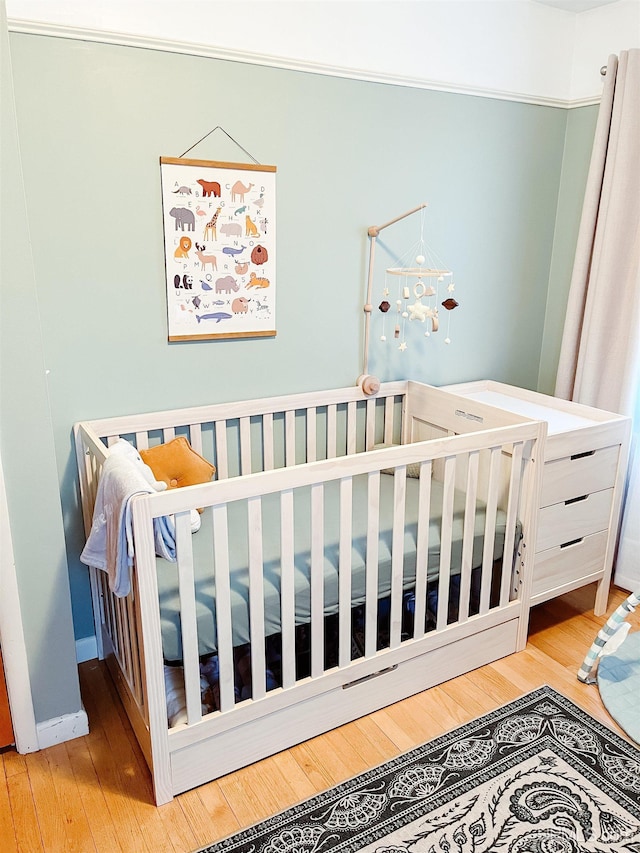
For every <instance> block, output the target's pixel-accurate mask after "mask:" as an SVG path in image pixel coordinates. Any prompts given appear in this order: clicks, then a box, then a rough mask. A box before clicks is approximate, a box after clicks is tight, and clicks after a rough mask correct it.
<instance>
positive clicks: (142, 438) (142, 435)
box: [136, 432, 149, 450]
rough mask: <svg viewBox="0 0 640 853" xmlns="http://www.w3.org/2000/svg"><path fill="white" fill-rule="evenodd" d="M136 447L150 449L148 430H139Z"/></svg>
mask: <svg viewBox="0 0 640 853" xmlns="http://www.w3.org/2000/svg"><path fill="white" fill-rule="evenodd" d="M136 447H137V448H138V450H148V449H149V433H148V432H137V433H136Z"/></svg>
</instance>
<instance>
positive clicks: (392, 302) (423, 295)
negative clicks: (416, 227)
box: [358, 204, 459, 394]
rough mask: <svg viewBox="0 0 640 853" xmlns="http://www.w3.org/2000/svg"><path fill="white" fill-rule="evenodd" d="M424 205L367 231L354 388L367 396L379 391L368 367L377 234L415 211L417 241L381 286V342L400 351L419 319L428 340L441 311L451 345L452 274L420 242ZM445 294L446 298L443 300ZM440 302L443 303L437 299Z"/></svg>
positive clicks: (379, 307)
mask: <svg viewBox="0 0 640 853" xmlns="http://www.w3.org/2000/svg"><path fill="white" fill-rule="evenodd" d="M426 206H427V205H426V204H421V205H419V206H418V207H415V208H413V210H409V211H407V213H403V214H402V216H397V217H396V218H395V219H392V220H390V221H389V222H386V223H385V224H384V225H372V226H371V228H369V229H368V231H367V233H368V235H369V237H370V238H371V243H370V252H369V277H368V282H367V301H366V304H365V306H364V311H365V336H364V364H363V371H362V375H361V376H360V377H359V379H358V385H360V387H361V388H362V390H363V391H364V392H365V394H375V393H376V392H377V391H378V389H379V387H380V382H379V380H378V379H377V378H376V377H374V376H370V375H369V374H368V366H369V335H370V325H371V313H372V311H373V305H372V301H371V300H372V289H373V268H374V256H375V245H376V240H377V238H378V235H379V234H380V232H381V231H382V230H383V229H384V228H388V226H389V225H393V224H394V223H395V222H400V220H402V219H406V218H407V217H408V216H411V215H412V214H414V213H418V212H420V238H419V240H418V241H417V242H416V243H415V244H414V246H412V247H411V249H410V250H409V251H408V252H407V253H406V254H405V255H404V256H403V257H402V258H401V259H400V265H399V266H396V267H390V268H388V269H387V270H386V272H385V285H384V288H383V290H382V300H381V302H380V304H379V305H378V309H379V311H380V312H381V314H382V334H381V335H380V340H381V341H383V342H386V341H387V340H388V339H390V340H392V341H394V342H395V343H396V344H397V347H398V349H399V350H400V351H401V352H404V351H405V350H406V349H407V348H408V347H409V344H408V343H407V328H408V324H409V325H410V324H412V323H413V322H414V321H417V322H418V323H420V324H423V327H424V335H425V337H429V336H430V335H431V334H432V333H434V332H437V331H439V329H440V314H439V308H440V307H442V308H444V309H445V311H446V337H445V339H444V342H445V344H450V343H451V338H450V328H451V312H452V311H453V309H454V308H457V307H458V305H459V303H458V302H457V301H456V299H455V298H454V296H453V293H454V291H455V284H454V281H453V273H452V272H451V270H449V269H446V268H445V267H444V266H443V264H442V263H441V262H440V260H439V259H438V258H437V257H436V255H435V254H434V253H433V251H432V250H431V249H430V248H429V247H428V246H427V245H426V243H425V241H424V209H425V208H426ZM445 295H446V298H444V299H443V298H442V297H443V296H445ZM441 300H442V301H441Z"/></svg>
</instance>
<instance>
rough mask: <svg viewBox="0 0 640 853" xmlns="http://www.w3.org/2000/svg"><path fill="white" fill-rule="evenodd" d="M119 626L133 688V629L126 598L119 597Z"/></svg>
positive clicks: (122, 657)
mask: <svg viewBox="0 0 640 853" xmlns="http://www.w3.org/2000/svg"><path fill="white" fill-rule="evenodd" d="M117 610H118V626H119V634H120V638H121V643H122V656H121V660H120V663H121V664H122V666H123V668H124V671H125V674H126V676H127V682H128V684H129V687H131V688H132V689H133V657H132V649H131V630H130V623H129V608H128V604H127V599H126V598H118V599H117Z"/></svg>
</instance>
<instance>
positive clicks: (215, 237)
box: [160, 157, 276, 341]
mask: <svg viewBox="0 0 640 853" xmlns="http://www.w3.org/2000/svg"><path fill="white" fill-rule="evenodd" d="M275 172H276V167H275V166H262V165H253V164H239V163H217V162H214V161H211V160H191V159H184V158H173V157H161V158H160V173H161V183H162V212H163V221H164V247H165V264H166V274H167V315H168V329H169V340H170V341H194V340H207V339H210V338H249V337H273V336H274V335H275V334H276V243H275V224H276V222H275V219H276V215H275V214H276V205H275Z"/></svg>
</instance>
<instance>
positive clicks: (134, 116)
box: [11, 34, 567, 637]
mask: <svg viewBox="0 0 640 853" xmlns="http://www.w3.org/2000/svg"><path fill="white" fill-rule="evenodd" d="M11 46H12V51H13V54H14V79H15V90H16V96H17V112H18V128H19V132H20V145H21V154H22V158H23V162H24V168H25V186H26V193H27V203H28V213H29V223H30V228H31V235H32V245H33V257H34V262H35V270H36V282H37V288H38V294H37V296H38V301H39V305H40V312H41V316H42V334H43V349H44V353H45V356H46V363H47V366H48V368H49V369H50V371H51V373H50V376H49V389H50V398H51V411H52V417H53V435H54V439H55V446H56V453H57V460H58V467H59V476H60V484H61V494H62V504H63V508H64V523H65V535H66V540H67V548H68V560H69V568H70V577H71V590H72V600H73V612H74V623H75V631H76V636H77V637H84V636H88V635H90V634H92V633H93V625H92V621H91V608H90V599H89V593H88V584H87V579H86V571H85V569H84V568H83V567H82V566H81V565H80V564H79V562H78V558H77V555H78V553H79V552H80V550H81V547H82V533H81V523H80V517H79V510H78V502H77V488H76V471H75V463H74V460H73V455H72V442H71V427H72V425H73V423H74V421H77V420H79V419H83V418H93V417H98V416H101V415H113V414H125V413H130V412H137V411H145V410H153V409H160V408H172V407H180V406H187V405H193V404H199V403H207V402H216V401H224V400H236V399H242V398H250V397H256V396H268V395H272V394H277V393H281V392H282V393H287V392H295V391H302V390H313V389H321V388H329V387H338V386H341V385H352V384H353V383H354V382H355V380H356V378H357V376H358V374H359V373H360V366H361V342H362V304H363V301H364V288H365V278H366V268H367V251H368V242H367V237H366V229H367V227H368V226H369V225H372V224H381V223H383V222H386V221H388V220H389V219H391V218H393V217H395V216H397V215H399V214H401V213H403V212H404V211H406V210H408V209H410V208H412V207H414V206H415V205H417V204H419V203H420V202H422V201H427V202H428V203H429V208H428V217H427V223H428V230H427V232H426V233H425V237H426V239H427V242H428V243H429V244H430V245H431V246H433V248H434V249H435V250H436V251H437V253H438V255H439V256H440V257H441V258H443V259H444V260H445V261H446V262H447V264H449V265H450V266H451V267H452V268H453V269H454V270H455V272H456V281H457V290H456V294H455V295H456V298H457V299H458V301H459V302H460V306H461V307H460V308H458V309H457V310H456V311H455V312H454V315H453V317H452V321H453V325H452V331H451V338H452V344H451V345H450V346H448V347H447V346H446V345H445V344H444V340H443V336H439V338H438V336H436V337H432V338H430V339H425V338H424V337H423V336H421V335H419V336H418V338H417V340H416V342H415V343H414V344H413V345H412V347H411V348H410V349H409V350H408V351H407V352H406V353H404V354H400V353H399V352H398V351H397V350H395V349H393V348H390V349H387V350H383V349H382V348H381V346H380V343H379V341H378V340H377V338H378V332H377V331H376V333H375V334H374V348H373V353H372V365H371V366H372V367H374V368H375V369H376V370H377V371H378V373H379V374H380V375H381V376H382V378H384V379H391V378H398V377H405V376H407V377H410V378H416V379H421V380H423V381H426V382H431V383H434V384H443V383H447V382H453V381H462V380H466V379H474V378H479V377H483V376H488V377H493V378H496V379H499V380H504V381H507V382H512V383H515V384H519V385H524V386H527V387H531V388H533V387H535V386H536V383H537V381H538V368H539V361H540V351H541V343H542V336H543V329H544V321H545V307H546V299H547V282H548V280H549V269H550V263H551V258H552V243H553V237H554V222H555V213H556V207H557V203H558V189H559V185H560V174H561V166H562V155H563V146H564V138H565V126H566V120H567V118H566V111H564V110H561V109H555V108H549V107H542V106H534V105H526V104H519V103H512V102H506V101H499V100H492V99H488V98H478V97H471V96H463V95H453V94H446V93H440V92H432V91H426V90H419V89H412V88H402V87H397V86H388V85H383V84H374V83H366V82H360V81H353V80H347V79H338V78H333V77H323V76H320V75H312V74H306V73H297V72H293V71H286V70H280V69H274V68H262V67H257V66H251V65H245V64H241V63H232V62H226V61H219V60H213V59H208V58H201V57H193V56H183V55H178V54H172V53H164V52H159V51H150V50H141V49H135V48H127V47H120V46H114V45H99V44H89V43H82V42H78V41H71V40H63V39H54V38H47V37H38V36H30V35H26V34H12V35H11ZM216 125H221V126H222V127H223V128H225V129H226V130H227V131H228V132H229V133H230V134H231V135H232V136H233V137H234V138H235V139H237V140H238V142H240V143H241V145H242V146H244V148H246V149H247V150H248V151H249V152H250V153H251V154H252V155H253V156H254V157H255V158H256V159H258V160H259V161H260V162H262V163H266V164H274V165H276V166H277V167H278V173H277V199H278V208H277V240H278V278H277V300H278V317H277V327H278V335H277V337H276V338H275V339H267V340H265V339H256V340H244V341H243V340H234V341H216V342H190V343H177V344H171V345H169V344H168V343H167V340H166V335H167V331H166V320H165V293H164V281H163V275H164V262H163V254H162V253H163V242H162V220H161V212H160V210H161V206H160V205H161V200H160V184H159V165H158V158H159V157H160V156H178V155H180V154H181V153H182V152H184V151H185V149H187V148H188V147H189V146H191V145H192V144H193V143H194V142H195V141H196V140H197V139H199V138H200V137H202V136H203V135H204V134H206V133H207V132H208V131H209V130H211V129H212V128H213V127H215V126H216ZM190 156H197V157H200V158H205V159H218V160H231V161H235V162H237V161H242V160H246V155H244V154H243V153H242V151H240V150H239V149H238V148H236V147H235V146H234V145H233V144H232V143H231V142H230V141H229V140H228V139H227V138H226V137H225V136H224V134H223V133H221V132H220V131H217V132H216V133H214V134H213V135H212V136H210V137H209V138H208V139H207V140H206V141H205V142H203V143H202V144H200V145H199V146H198V147H197V148H196V149H195V150H194V151H192V152H190ZM417 231H418V223H417V222H416V221H415V217H414V218H411V219H409V220H406V221H405V222H403V223H401V224H398V225H396V226H393V227H392V228H390V229H389V230H388V231H385V232H384V235H383V238H381V240H380V252H379V255H380V258H381V259H383V260H384V258H385V255H387V256H389V255H390V254H391V253H392V252H393V251H404V250H405V249H406V248H407V246H408V245H411V244H412V243H414V242H415V240H416V238H417ZM381 287H382V283H381V282H378V283H377V285H376V294H375V299H376V304H377V300H378V297H379V293H380V289H381ZM25 310H27V306H25ZM29 345H30V343H29V339H28V338H27V339H26V340H25V341H24V342H23V344H22V348H23V349H26V348H28V347H29ZM401 356H402V357H401ZM31 523H32V519H31V518H25V520H24V522H23V525H24V527H25V528H28V527H29V525H31ZM22 534H23V535H28V530H27V529H25V530H23V531H22Z"/></svg>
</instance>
